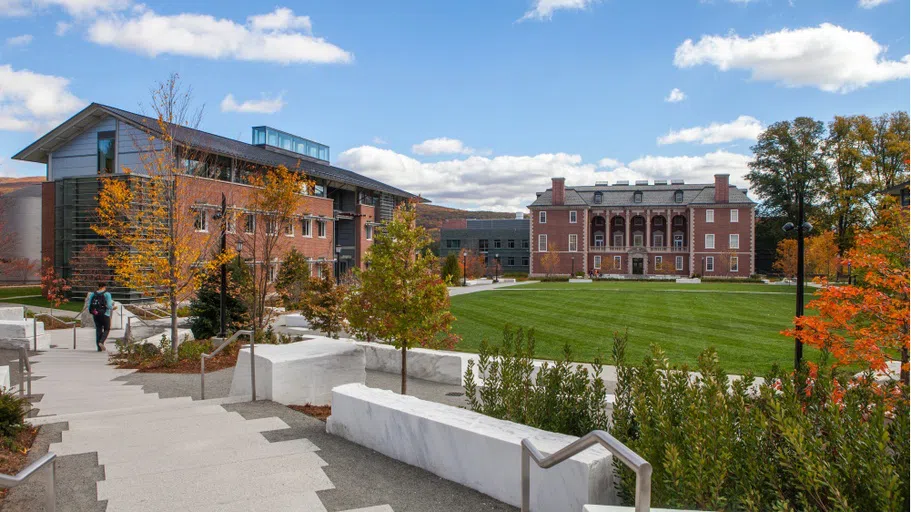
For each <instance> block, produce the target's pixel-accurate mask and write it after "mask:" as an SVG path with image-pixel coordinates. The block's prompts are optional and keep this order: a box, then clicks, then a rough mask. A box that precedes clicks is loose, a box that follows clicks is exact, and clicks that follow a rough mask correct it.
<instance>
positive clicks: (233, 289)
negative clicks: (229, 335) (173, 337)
mask: <svg viewBox="0 0 911 512" xmlns="http://www.w3.org/2000/svg"><path fill="white" fill-rule="evenodd" d="M249 279H250V271H249V270H248V269H247V266H246V265H244V264H242V263H241V262H239V261H238V260H237V259H236V258H235V259H233V260H231V261H230V262H229V263H228V293H227V297H226V299H227V300H226V301H225V311H226V320H227V326H226V329H227V330H228V332H231V331H234V330H236V329H240V328H242V327H245V326H248V325H249V324H250V315H249V314H248V312H247V307H246V306H245V305H244V303H243V302H241V301H240V300H238V297H239V295H240V293H239V290H241V289H242V283H244V282H245V281H249ZM220 327H221V274H220V273H219V272H212V273H210V274H208V275H207V276H206V278H205V279H204V280H203V281H202V284H201V285H200V287H199V289H198V290H197V291H196V297H194V298H193V300H192V301H191V302H190V329H191V330H192V331H193V337H194V338H196V339H198V340H201V339H206V338H211V337H213V336H217V335H218V331H219V330H220Z"/></svg>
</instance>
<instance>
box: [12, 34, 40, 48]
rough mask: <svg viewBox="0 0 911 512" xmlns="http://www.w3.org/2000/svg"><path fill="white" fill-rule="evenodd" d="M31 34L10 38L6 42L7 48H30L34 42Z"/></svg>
mask: <svg viewBox="0 0 911 512" xmlns="http://www.w3.org/2000/svg"><path fill="white" fill-rule="evenodd" d="M32 39H34V38H33V37H32V35H31V34H22V35H21V36H15V37H10V38H8V39H7V40H6V44H7V46H28V44H29V43H31V42H32Z"/></svg>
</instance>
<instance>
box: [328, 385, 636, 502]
mask: <svg viewBox="0 0 911 512" xmlns="http://www.w3.org/2000/svg"><path fill="white" fill-rule="evenodd" d="M332 395H333V396H332V416H330V417H329V419H328V421H327V422H326V431H327V432H328V433H330V434H333V435H337V436H339V437H342V438H345V439H347V440H349V441H351V442H354V443H357V444H360V445H362V446H365V447H367V448H370V449H372V450H376V451H378V452H380V453H382V454H384V455H386V456H388V457H391V458H393V459H396V460H399V461H402V462H405V463H406V464H410V465H412V466H417V467H419V468H422V469H425V470H427V471H430V472H431V473H433V474H435V475H437V476H440V477H442V478H445V479H447V480H451V481H453V482H456V483H459V484H461V485H464V486H467V487H470V488H472V489H475V490H477V491H480V492H482V493H484V494H487V495H489V496H492V497H494V498H496V499H498V500H500V501H502V502H504V503H508V504H510V505H513V506H520V505H521V494H520V493H521V464H520V462H521V453H522V449H521V442H522V439H526V438H529V439H532V441H533V442H534V444H535V446H536V447H537V448H538V449H539V450H540V451H541V452H542V453H544V454H545V455H548V454H551V453H553V452H555V451H556V450H559V449H560V448H562V447H564V446H566V445H568V444H569V443H571V442H573V441H575V440H576V439H577V438H576V437H573V436H567V435H563V434H555V433H553V432H547V431H544V430H539V429H536V428H532V427H528V426H525V425H520V424H517V423H513V422H510V421H504V420H498V419H495V418H491V417H489V416H485V415H483V414H478V413H476V412H473V411H469V410H466V409H461V408H458V407H452V406H448V405H443V404H439V403H436V402H428V401H425V400H420V399H418V398H415V397H412V396H402V395H399V394H396V393H393V392H392V391H387V390H381V389H373V388H368V387H366V386H364V385H361V384H347V385H344V386H339V387H336V388H335V389H333V390H332ZM531 492H532V495H531V510H532V511H539V512H543V511H555V510H567V511H569V510H572V511H581V510H582V507H583V506H585V505H586V504H591V503H597V504H605V505H616V504H619V501H618V499H617V496H616V491H615V489H614V483H613V466H612V462H611V455H610V453H609V452H608V451H607V450H606V449H604V448H602V447H600V446H596V447H592V448H589V449H588V450H586V451H584V452H582V453H580V454H578V455H576V456H574V457H572V458H570V459H568V460H566V461H564V462H562V463H561V464H559V465H557V466H554V467H552V468H550V469H547V470H543V469H540V468H538V467H537V466H534V465H533V467H532V470H531Z"/></svg>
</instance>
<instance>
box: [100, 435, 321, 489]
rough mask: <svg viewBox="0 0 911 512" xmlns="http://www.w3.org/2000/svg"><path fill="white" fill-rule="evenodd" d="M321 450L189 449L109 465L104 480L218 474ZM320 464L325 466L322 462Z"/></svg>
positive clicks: (296, 442) (300, 445) (282, 444)
mask: <svg viewBox="0 0 911 512" xmlns="http://www.w3.org/2000/svg"><path fill="white" fill-rule="evenodd" d="M318 450H319V448H317V447H316V445H314V444H313V443H311V442H310V441H308V440H306V439H292V440H290V441H279V442H275V443H269V444H267V445H260V444H257V445H254V446H253V447H250V446H242V445H233V444H232V445H223V446H221V447H219V449H217V450H210V449H208V447H207V448H205V449H203V450H186V449H183V450H181V451H174V452H165V453H155V454H150V455H147V456H144V457H142V458H138V459H133V460H129V461H127V462H116V463H114V462H109V463H107V464H105V465H104V479H105V480H107V481H112V480H118V479H121V478H131V477H139V476H142V475H150V474H155V473H163V472H166V471H177V470H184V469H193V468H196V469H198V470H199V471H217V470H218V467H219V466H221V465H224V464H228V463H231V462H236V461H240V460H254V459H263V458H270V457H277V456H280V455H296V454H300V453H312V452H316V451H318ZM319 465H320V466H321V467H322V466H325V465H326V463H325V461H323V460H322V459H319Z"/></svg>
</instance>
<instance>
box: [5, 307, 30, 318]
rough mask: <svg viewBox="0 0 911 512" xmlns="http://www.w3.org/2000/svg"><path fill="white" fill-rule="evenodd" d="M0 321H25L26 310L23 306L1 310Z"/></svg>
mask: <svg viewBox="0 0 911 512" xmlns="http://www.w3.org/2000/svg"><path fill="white" fill-rule="evenodd" d="M0 320H25V308H23V307H22V306H12V307H4V308H0Z"/></svg>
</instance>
